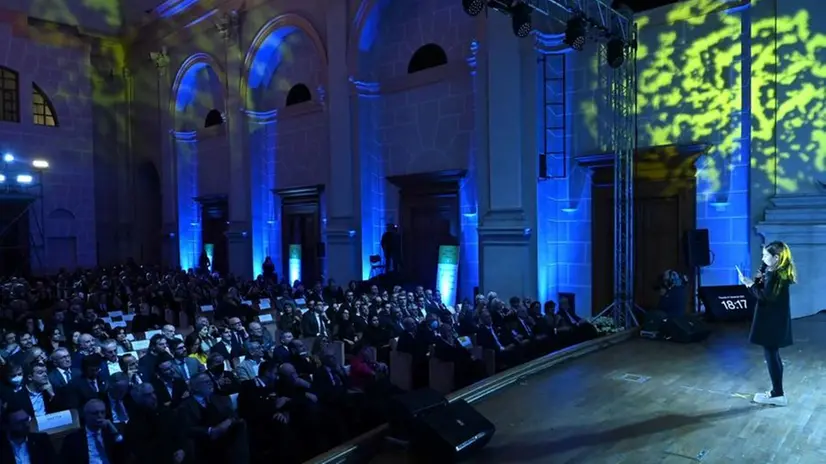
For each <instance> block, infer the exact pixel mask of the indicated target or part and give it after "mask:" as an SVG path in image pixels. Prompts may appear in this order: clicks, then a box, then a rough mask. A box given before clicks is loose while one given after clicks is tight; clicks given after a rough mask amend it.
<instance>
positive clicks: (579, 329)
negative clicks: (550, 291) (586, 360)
mask: <svg viewBox="0 0 826 464" xmlns="http://www.w3.org/2000/svg"><path fill="white" fill-rule="evenodd" d="M556 320H557V326H556V327H557V330H558V331H559V332H563V333H565V334H566V335H567V338H568V343H569V344H572V345H573V344H577V343H582V342H584V341H587V340H591V339H593V338H596V337H597V331H596V329H595V328H594V326H593V325H591V323H590V322H588V321H586V320H584V319H582V318H581V317H579V316H577V314H576V313H575V312H574V309H573V308H572V307H571V305H570V303H569V302H568V300H567V299H563V300H562V301H561V304H560V305H559V307H558V308H557V310H556Z"/></svg>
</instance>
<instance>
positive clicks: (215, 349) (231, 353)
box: [207, 327, 244, 367]
mask: <svg viewBox="0 0 826 464" xmlns="http://www.w3.org/2000/svg"><path fill="white" fill-rule="evenodd" d="M232 340H233V332H232V330H231V329H230V328H229V327H225V328H223V329H221V340H220V341H218V343H216V344H215V345H213V346H212V348H210V350H209V354H210V355H211V354H213V353H217V354H220V355H221V357H222V358H223V359H224V360H226V361H228V362H229V361H232V360H233V359H235V358H237V357H239V356H243V355H244V347H243V345H236V344H233V342H232ZM207 367H209V366H207ZM228 367H229V366H228Z"/></svg>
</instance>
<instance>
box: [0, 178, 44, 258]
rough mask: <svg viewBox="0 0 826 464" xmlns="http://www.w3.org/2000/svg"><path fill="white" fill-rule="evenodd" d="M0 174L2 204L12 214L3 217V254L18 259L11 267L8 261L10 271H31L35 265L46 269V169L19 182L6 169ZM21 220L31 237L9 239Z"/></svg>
mask: <svg viewBox="0 0 826 464" xmlns="http://www.w3.org/2000/svg"><path fill="white" fill-rule="evenodd" d="M0 175H2V182H0V205H2V206H0V207H2V208H4V209H5V210H6V213H7V214H9V215H8V216H6V217H4V218H2V219H0V256H2V257H3V258H5V259H9V260H12V261H13V263H14V269H9V268H8V266H9V263H4V265H5V266H6V267H7V269H6V271H9V270H12V271H13V272H15V273H21V274H28V273H30V272H31V271H32V265H34V266H35V267H36V268H37V269H42V268H43V253H44V250H45V240H46V239H45V230H44V226H45V222H46V221H45V217H44V216H45V210H44V207H43V172H42V171H34V172H33V173H32V174H30V175H28V176H29V177H30V179H29V180H31V182H28V183H19V182H18V183H15V182H14V181H15V178H14V177H15V175H14V174H11V173H10V171H9V170H6V169H4V170H2V174H0ZM6 208H8V209H6ZM21 221H25V222H24V223H26V225H25V226H24V228H25V229H26V230H27V234H26V235H27V237H25V238H22V237H18V238H17V239H12V240H10V241H9V242H8V243H6V240H5V239H6V238H7V237H8V236H9V235H10V234H12V233H16V232H17V230H18V229H17V226H18V224H20V223H21ZM0 259H2V258H0Z"/></svg>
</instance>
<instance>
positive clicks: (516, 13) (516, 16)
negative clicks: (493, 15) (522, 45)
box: [462, 0, 534, 38]
mask: <svg viewBox="0 0 826 464" xmlns="http://www.w3.org/2000/svg"><path fill="white" fill-rule="evenodd" d="M488 8H491V9H493V10H496V11H498V12H500V13H502V14H504V15H506V16H509V17H510V18H511V23H512V24H511V27H512V28H513V33H514V35H516V36H517V37H520V38H523V37H527V36H529V35H530V34H531V31H533V22H532V21H531V16H532V13H533V10H534V9H533V7H531V6H530V5H529V4H527V3H525V2H524V1H523V0H462V9H464V10H465V13H467V14H468V15H470V16H478V15H479V14H481V13H482V12H483V11H485V10H487V9H488Z"/></svg>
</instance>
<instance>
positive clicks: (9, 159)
mask: <svg viewBox="0 0 826 464" xmlns="http://www.w3.org/2000/svg"><path fill="white" fill-rule="evenodd" d="M12 161H14V155H12V154H11V153H6V154H5V155H3V162H6V163H11V162H12Z"/></svg>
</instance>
